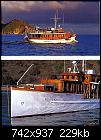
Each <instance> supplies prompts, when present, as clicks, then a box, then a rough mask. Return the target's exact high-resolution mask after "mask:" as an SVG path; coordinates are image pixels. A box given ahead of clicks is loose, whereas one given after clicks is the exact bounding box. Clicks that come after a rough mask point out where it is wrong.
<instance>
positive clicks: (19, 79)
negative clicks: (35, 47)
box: [17, 64, 34, 85]
mask: <svg viewBox="0 0 101 140" xmlns="http://www.w3.org/2000/svg"><path fill="white" fill-rule="evenodd" d="M33 65H34V64H32V65H31V66H30V67H29V68H28V69H27V70H26V71H25V72H24V74H23V75H22V76H21V77H20V79H19V80H18V81H17V85H18V83H19V82H20V81H21V79H22V78H23V77H24V76H25V74H26V73H27V72H28V71H29V69H30V68H31V67H32V66H33Z"/></svg>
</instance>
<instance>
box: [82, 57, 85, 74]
mask: <svg viewBox="0 0 101 140" xmlns="http://www.w3.org/2000/svg"><path fill="white" fill-rule="evenodd" d="M82 72H83V73H84V72H85V66H84V60H82Z"/></svg>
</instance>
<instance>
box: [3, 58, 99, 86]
mask: <svg viewBox="0 0 101 140" xmlns="http://www.w3.org/2000/svg"><path fill="white" fill-rule="evenodd" d="M71 62H72V61H65V63H66V69H67V68H68V67H71ZM77 62H78V68H79V70H80V71H81V66H82V65H81V64H82V63H81V61H77ZM86 63H87V68H91V69H92V68H94V69H95V70H96V73H97V74H98V75H100V61H97V60H89V61H87V62H86ZM31 64H34V66H32V68H31V69H30V70H29V71H28V73H26V75H25V76H24V77H23V79H22V81H21V82H22V83H39V82H40V80H41V79H42V78H52V79H55V78H58V77H59V75H60V74H61V73H63V71H64V61H62V60H60V61H59V60H54V61H51V60H50V61H49V60H44V61H43V60H41V61H39V60H38V61H33V60H30V61H29V60H27V61H24V60H10V61H6V60H5V61H2V84H16V82H17V81H18V80H19V78H20V77H21V76H22V75H23V74H24V72H25V71H26V70H27V69H28V67H29V66H30V65H31Z"/></svg>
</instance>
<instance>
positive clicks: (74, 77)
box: [11, 61, 100, 117]
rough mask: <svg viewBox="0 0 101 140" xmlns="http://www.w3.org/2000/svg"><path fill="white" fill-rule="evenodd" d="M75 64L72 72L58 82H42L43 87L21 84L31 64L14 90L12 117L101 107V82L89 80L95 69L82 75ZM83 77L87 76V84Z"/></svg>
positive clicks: (64, 74)
mask: <svg viewBox="0 0 101 140" xmlns="http://www.w3.org/2000/svg"><path fill="white" fill-rule="evenodd" d="M73 65H74V68H73V70H72V71H71V70H70V68H69V71H68V72H66V73H63V74H62V75H61V76H62V78H61V79H59V80H57V79H55V80H52V79H48V80H42V81H41V82H40V84H38V85H35V84H34V87H33V85H32V87H31V86H30V87H29V86H28V85H27V87H23V86H20V85H18V84H19V82H20V80H21V79H22V78H23V76H25V74H26V73H27V72H28V70H29V69H30V68H31V67H32V66H33V64H32V65H31V66H30V67H29V68H28V69H27V71H26V72H25V73H24V74H23V75H22V77H21V78H20V79H19V80H18V82H17V86H16V87H11V117H21V116H30V115H39V114H50V113H62V112H73V111H81V110H90V109H97V108H100V99H99V84H100V82H94V81H93V82H92V81H90V80H91V79H94V78H95V76H96V75H95V74H94V73H93V70H86V73H83V74H82V73H80V72H79V71H78V68H77V63H76V61H73ZM82 76H83V77H85V80H84V81H83V80H82ZM95 79H96V78H95ZM88 87H89V89H90V90H89V91H88Z"/></svg>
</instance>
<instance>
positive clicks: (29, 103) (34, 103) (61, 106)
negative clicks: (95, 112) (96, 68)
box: [11, 90, 100, 117]
mask: <svg viewBox="0 0 101 140" xmlns="http://www.w3.org/2000/svg"><path fill="white" fill-rule="evenodd" d="M95 108H100V103H99V99H83V95H81V94H69V93H46V92H36V91H20V90H11V117H19V116H27V115H38V114H50V113H60V112H73V111H80V110H89V109H95Z"/></svg>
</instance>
